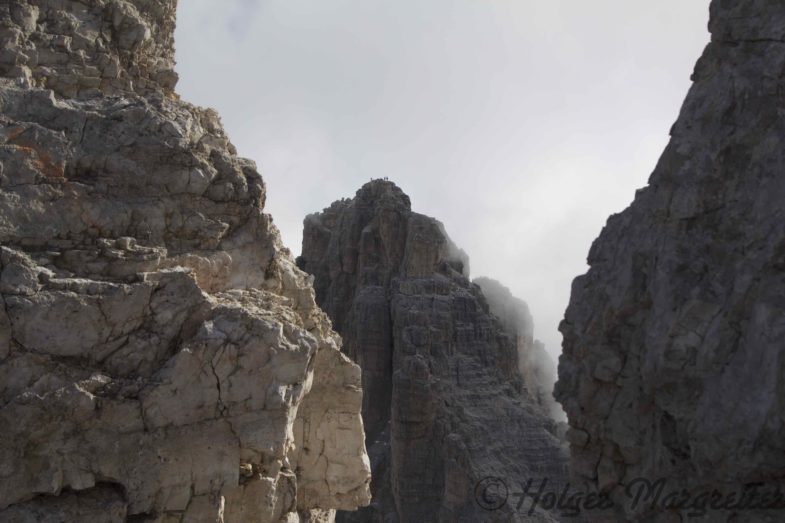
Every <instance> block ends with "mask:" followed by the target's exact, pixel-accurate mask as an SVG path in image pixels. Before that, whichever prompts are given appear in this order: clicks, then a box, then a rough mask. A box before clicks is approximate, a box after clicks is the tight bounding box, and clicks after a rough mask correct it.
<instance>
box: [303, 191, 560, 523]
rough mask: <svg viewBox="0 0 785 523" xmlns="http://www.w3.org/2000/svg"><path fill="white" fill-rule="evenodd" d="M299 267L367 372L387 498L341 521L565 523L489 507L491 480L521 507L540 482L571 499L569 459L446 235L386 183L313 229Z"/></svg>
mask: <svg viewBox="0 0 785 523" xmlns="http://www.w3.org/2000/svg"><path fill="white" fill-rule="evenodd" d="M298 264H299V266H300V267H301V268H303V269H304V270H306V271H307V272H309V273H311V274H313V275H314V287H315V289H316V296H317V302H318V303H319V304H320V305H321V307H322V308H323V309H324V310H325V311H326V312H327V313H328V314H329V316H330V318H331V319H332V320H333V325H334V327H335V329H336V330H337V331H338V332H339V333H340V334H341V336H342V337H343V339H344V345H343V350H344V351H345V352H346V353H347V354H348V355H349V356H350V357H352V358H353V359H354V360H355V361H357V362H358V363H359V364H360V366H361V368H362V374H363V375H362V381H363V390H364V392H365V395H364V397H363V418H364V420H365V427H366V434H367V437H368V440H367V441H368V451H369V455H370V457H371V463H372V468H373V481H372V490H373V495H374V499H373V502H372V504H371V506H370V507H368V508H367V509H363V510H361V511H358V512H356V513H339V517H338V519H339V520H342V521H372V522H377V521H385V522H403V523H408V522H412V523H420V522H425V521H428V522H431V521H433V522H437V521H440V522H450V523H453V522H466V523H469V522H486V521H505V522H507V521H552V520H553V519H554V515H553V514H550V513H549V512H547V511H545V510H541V509H540V508H538V510H536V511H535V512H534V513H533V514H532V515H528V514H527V512H526V511H525V510H521V511H517V512H516V510H515V505H516V504H517V501H518V500H517V499H512V498H511V499H510V500H509V503H507V504H504V505H503V506H501V507H500V508H499V507H494V508H498V510H486V509H484V508H483V506H481V505H480V504H479V503H478V497H477V496H478V495H481V494H482V493H481V492H478V491H477V489H476V486H477V484H478V481H480V480H481V479H483V478H485V477H488V476H491V477H498V478H500V479H502V480H503V481H504V482H506V483H507V484H508V485H509V488H510V494H511V495H512V494H514V493H515V492H517V491H520V488H519V485H521V484H522V483H525V482H526V481H527V479H529V478H543V477H548V478H550V481H551V486H552V487H553V488H554V489H556V490H558V489H559V488H560V487H561V485H563V484H564V482H565V480H566V468H567V453H566V448H565V445H563V444H562V443H561V441H560V440H559V439H558V437H557V436H556V433H557V432H558V427H557V423H556V422H555V421H553V420H552V419H550V418H549V417H548V416H547V415H546V409H545V408H543V406H542V405H541V404H539V403H538V402H537V401H536V400H534V399H533V397H532V395H530V394H529V392H528V391H527V388H526V387H527V384H526V383H525V382H524V380H523V379H522V377H521V374H520V372H519V368H518V351H517V344H516V334H517V333H516V332H512V331H508V330H507V329H505V325H504V323H503V322H502V321H501V320H499V319H498V318H496V317H495V316H494V315H492V314H491V309H492V307H491V308H489V305H488V302H487V301H486V299H485V297H484V296H483V293H482V291H481V290H480V287H479V286H478V285H475V284H472V283H471V282H470V281H469V279H468V278H467V276H468V258H467V257H466V255H465V254H464V253H463V252H462V251H460V250H459V249H458V248H457V247H455V245H454V244H453V243H452V242H451V241H450V239H449V238H448V237H447V235H446V233H445V232H444V228H443V227H442V225H441V223H439V222H438V221H436V220H434V219H433V218H429V217H427V216H423V215H421V214H417V213H414V212H412V211H411V205H410V202H409V197H408V196H406V195H405V194H404V193H403V192H402V191H401V190H400V189H399V188H398V187H396V186H395V185H394V184H393V183H391V182H387V181H384V180H375V181H372V182H370V183H368V184H366V185H364V186H363V187H362V188H361V189H360V190H359V191H358V192H357V194H356V196H355V197H354V198H353V199H351V200H348V199H345V200H341V201H337V202H335V203H333V204H332V205H331V206H330V207H328V208H327V209H325V210H324V211H323V212H321V213H318V214H313V215H309V216H308V217H307V218H306V219H305V231H304V236H303V251H302V256H301V257H299V258H298ZM529 385H531V384H529ZM531 390H532V391H534V390H535V388H534V387H532V389H531ZM480 501H482V500H480ZM527 508H528V507H527Z"/></svg>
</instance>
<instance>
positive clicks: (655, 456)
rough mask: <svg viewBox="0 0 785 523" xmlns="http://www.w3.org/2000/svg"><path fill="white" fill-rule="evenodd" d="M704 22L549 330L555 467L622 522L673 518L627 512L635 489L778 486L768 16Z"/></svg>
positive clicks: (776, 164) (782, 103) (756, 11)
mask: <svg viewBox="0 0 785 523" xmlns="http://www.w3.org/2000/svg"><path fill="white" fill-rule="evenodd" d="M710 16H711V20H710V23H709V29H710V31H711V35H712V36H711V43H710V44H709V45H708V47H706V49H705V51H704V53H703V56H702V57H701V58H700V60H699V61H698V63H697V65H696V67H695V72H694V74H693V81H694V84H693V86H692V88H691V89H690V92H689V94H688V96H687V99H686V101H685V102H684V105H683V107H682V109H681V113H680V115H679V118H678V121H677V122H676V124H675V125H674V126H673V128H672V130H671V140H670V143H669V144H668V146H667V148H666V150H665V152H664V153H663V155H662V157H661V158H660V160H659V163H658V164H657V166H656V169H655V170H654V172H653V174H652V175H651V177H650V179H649V184H648V186H647V187H646V188H644V189H641V190H639V191H638V192H637V194H636V196H635V200H634V202H633V203H632V205H631V206H630V207H629V208H628V209H626V210H625V211H624V212H622V213H620V214H617V215H614V216H612V217H611V218H610V219H609V220H608V223H607V225H606V226H605V228H604V230H603V231H602V234H601V235H600V237H599V238H598V239H597V240H596V241H595V243H594V245H593V246H592V248H591V251H590V253H589V259H588V261H589V264H590V265H591V268H590V270H589V271H588V273H587V274H586V275H584V276H581V277H579V278H578V279H576V280H575V282H574V283H573V287H572V297H571V300H570V305H569V308H568V309H567V312H566V315H565V319H564V321H563V323H562V326H561V331H562V333H563V334H564V355H563V356H562V358H561V360H560V363H559V382H558V384H557V388H556V392H557V397H558V399H559V401H560V402H561V403H562V404H563V406H564V409H565V411H566V412H567V415H568V417H569V423H570V426H571V430H570V432H569V436H570V440H571V442H572V447H571V453H572V468H573V470H574V471H575V472H576V473H577V474H580V475H581V476H583V477H585V478H587V479H588V480H590V481H592V482H594V483H595V484H596V485H598V486H599V487H600V488H602V489H604V490H605V491H607V492H609V493H610V494H611V495H612V496H613V497H614V498H615V499H616V500H617V501H618V502H619V506H620V509H619V510H620V512H621V515H620V518H625V519H632V518H634V517H637V518H640V519H642V520H648V519H654V518H655V517H661V518H665V517H666V516H667V517H672V518H678V512H679V511H678V510H673V509H671V510H668V509H669V508H670V507H668V506H651V505H650V504H642V505H640V506H638V507H637V508H633V507H631V506H630V503H629V502H628V498H627V497H626V496H625V495H624V489H625V487H626V486H628V485H630V484H631V483H632V482H633V481H634V480H635V479H636V478H646V479H648V480H649V481H656V480H658V479H660V478H663V479H665V480H667V482H668V488H667V489H666V490H665V492H666V493H668V492H672V491H675V492H679V491H680V489H681V488H685V489H687V492H689V493H691V495H693V496H697V495H698V494H699V493H700V492H706V491H708V492H711V490H712V489H714V488H717V489H719V490H720V491H723V492H735V493H736V494H737V496H741V495H742V493H743V492H745V489H746V491H747V492H749V491H751V490H752V489H753V488H757V489H758V490H759V491H760V492H764V491H769V492H771V491H772V490H773V489H775V488H778V487H779V488H780V489H782V487H783V484H785V438H783V426H785V425H784V424H785V405H784V404H783V401H784V400H785V394H783V391H785V302H784V301H783V291H784V290H785V283H784V282H783V275H784V274H785V273H784V272H783V271H784V270H785V263H784V261H783V260H785V258H783V254H785V226H784V225H783V223H784V222H783V220H782V202H783V201H785V146H784V143H785V118H783V114H785V98H783V95H782V93H783V91H784V90H785V4H783V2H781V1H778V0H739V1H726V0H714V1H713V2H712V4H711V12H710ZM663 496H664V494H663ZM693 499H694V498H693ZM731 506H733V505H732V504H731ZM696 512H697V513H700V512H701V511H700V510H698V511H696ZM685 517H686V516H685ZM705 517H706V518H707V520H709V521H726V520H733V521H747V520H749V521H765V520H771V521H776V520H780V519H782V507H781V508H780V509H779V512H777V511H774V512H772V511H768V512H766V511H763V512H759V513H757V512H754V511H752V510H751V509H750V508H740V509H729V510H723V511H720V512H719V513H716V514H713V515H709V516H705ZM728 518H730V519H728ZM734 518H735V519H734ZM766 518H769V519H766ZM662 520H663V521H665V519H662ZM658 521H659V519H658ZM668 521H671V519H668Z"/></svg>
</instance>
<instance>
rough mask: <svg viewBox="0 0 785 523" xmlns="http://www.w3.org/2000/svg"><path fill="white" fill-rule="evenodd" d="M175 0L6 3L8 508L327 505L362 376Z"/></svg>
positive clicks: (357, 450)
mask: <svg viewBox="0 0 785 523" xmlns="http://www.w3.org/2000/svg"><path fill="white" fill-rule="evenodd" d="M175 8H176V2H175V1H174V0H158V1H152V0H134V1H122V0H106V1H101V0H96V1H92V2H80V1H70V0H29V1H25V0H11V1H6V2H3V3H2V4H0V39H2V49H1V50H0V244H1V245H2V247H1V248H0V297H1V298H0V305H1V306H0V401H1V402H2V403H0V521H13V522H39V521H45V522H62V521H68V522H71V521H74V522H76V521H79V522H81V521H101V522H114V521H118V522H119V521H126V520H128V519H131V518H133V521H154V522H178V521H182V522H189V523H190V522H218V521H225V522H227V523H233V522H277V521H287V522H294V521H329V520H331V519H332V517H333V511H334V509H353V508H356V507H358V506H363V505H366V504H367V503H368V501H369V481H370V469H369V461H368V457H367V454H366V452H365V446H364V433H363V425H362V420H361V417H360V409H361V404H362V392H361V388H360V386H361V374H360V369H359V367H358V366H357V365H355V364H354V363H352V362H351V361H350V360H349V359H348V358H347V357H346V356H344V355H343V354H342V353H341V352H340V351H339V347H340V344H341V341H340V338H339V337H338V336H337V335H336V334H335V333H334V332H333V331H332V330H331V328H330V322H329V319H328V318H327V316H326V315H325V314H324V313H323V312H322V311H321V310H320V309H319V308H318V307H317V306H316V304H315V302H314V291H313V289H312V287H311V285H310V283H309V278H308V276H307V275H305V274H304V273H302V272H301V271H300V270H298V269H297V268H296V267H295V266H294V263H293V261H292V258H291V256H290V254H289V251H288V250H286V249H285V248H283V247H282V245H281V242H280V239H279V236H278V232H277V230H276V229H275V227H274V226H273V225H272V222H271V218H270V217H269V216H267V215H265V214H264V213H263V212H262V211H263V207H264V198H265V187H264V184H263V182H262V179H261V177H260V175H259V174H258V173H257V171H256V168H255V166H254V164H253V163H252V162H250V161H248V160H244V159H241V158H238V157H237V155H236V152H235V150H234V147H233V146H232V145H231V143H230V142H229V140H228V139H227V137H226V135H225V134H224V132H223V130H222V128H221V124H220V122H219V119H218V116H217V114H216V113H215V112H214V111H211V110H205V109H200V108H197V107H194V106H192V105H189V104H187V103H185V102H182V101H180V100H179V99H178V98H177V96H176V95H175V94H174V92H173V89H174V85H175V81H176V78H177V77H176V75H175V73H174V72H173V70H172V66H173V47H172V45H173V42H172V33H173V30H174V24H175Z"/></svg>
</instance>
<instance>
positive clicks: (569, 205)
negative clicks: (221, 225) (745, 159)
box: [176, 0, 709, 356]
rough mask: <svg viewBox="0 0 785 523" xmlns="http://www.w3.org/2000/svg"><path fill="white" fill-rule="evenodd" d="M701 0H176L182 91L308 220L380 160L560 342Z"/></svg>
mask: <svg viewBox="0 0 785 523" xmlns="http://www.w3.org/2000/svg"><path fill="white" fill-rule="evenodd" d="M708 4H709V1H708V0H657V1H656V2H652V1H651V0H594V1H591V2H589V1H586V0H537V1H534V0H403V1H401V0H398V1H389V0H388V1H380V0H329V1H326V0H308V1H306V0H223V1H221V2H216V1H215V0H181V1H180V6H179V8H178V22H177V33H176V46H177V61H178V67H177V70H178V72H179V74H180V83H179V92H180V94H181V95H182V96H183V98H184V99H186V100H188V101H190V102H192V103H195V104H198V105H203V106H209V107H214V108H216V109H217V110H218V111H219V112H220V113H221V117H222V119H223V123H224V125H225V127H226V129H227V132H228V133H229V136H230V139H231V140H232V142H233V143H234V144H235V145H236V146H237V149H238V151H239V153H240V155H242V156H245V157H249V158H251V159H253V160H255V161H256V163H257V165H258V167H259V170H260V171H261V173H262V175H263V177H264V179H265V182H266V183H267V187H268V194H267V202H268V203H267V212H270V213H271V214H272V215H273V217H274V221H275V223H276V224H277V225H278V227H279V228H280V230H281V232H282V235H283V239H284V242H285V244H286V245H287V246H288V247H289V248H291V249H292V251H293V253H294V254H295V255H297V254H299V252H300V245H301V238H302V220H303V218H304V217H305V215H306V214H308V213H311V212H315V211H319V210H321V209H322V208H324V207H326V206H328V205H329V204H330V203H331V202H332V201H333V200H336V199H339V198H342V197H351V196H353V195H354V193H355V191H356V190H357V189H358V188H359V187H360V186H361V185H362V184H363V183H365V182H367V181H368V180H369V179H370V178H371V177H373V178H381V177H384V176H387V177H389V178H390V180H392V181H394V182H396V183H397V184H398V185H399V186H400V187H401V188H402V189H403V190H404V191H405V192H406V193H407V194H408V195H409V196H410V197H411V200H412V207H413V209H414V210H415V211H417V212H421V213H423V214H427V215H429V216H433V217H435V218H437V219H439V220H441V221H442V222H443V223H444V224H445V227H446V229H447V232H448V233H449V234H450V236H451V237H452V239H453V240H454V241H455V242H456V243H457V244H458V245H459V246H460V247H462V248H463V249H464V250H465V251H466V252H467V253H468V254H469V257H470V259H471V272H472V277H476V276H480V275H484V276H490V277H492V278H496V279H498V280H500V281H501V282H502V283H503V284H505V285H506V286H508V287H509V288H510V289H511V290H512V291H513V293H514V294H515V295H517V296H519V297H520V298H523V299H525V300H526V301H527V302H528V303H529V306H530V308H531V311H532V314H533V316H534V323H535V336H536V337H538V338H540V339H542V340H543V341H544V342H545V344H546V346H547V348H548V350H549V352H551V353H552V354H553V355H554V356H555V355H557V354H558V353H559V352H560V351H561V335H560V334H559V332H558V331H557V327H558V324H559V321H560V320H561V317H562V315H563V313H564V309H565V308H566V306H567V302H568V300H569V293H570V284H571V282H572V279H573V278H574V277H575V276H577V275H579V274H582V273H584V272H585V271H586V269H587V266H586V255H587V253H588V250H589V246H590V245H591V242H592V240H593V239H594V238H595V237H596V236H597V235H598V234H599V232H600V230H601V229H602V226H603V225H604V223H605V220H606V219H607V217H608V216H609V215H610V214H612V213H615V212H619V211H621V210H623V209H624V208H625V207H626V206H627V205H628V204H629V203H630V202H631V201H632V198H633V196H634V192H635V189H637V188H639V187H642V186H644V185H645V184H646V180H647V179H648V176H649V174H650V173H651V171H652V169H653V168H654V165H655V164H656V161H657V158H658V157H659V155H660V153H661V151H662V149H663V148H664V146H665V144H666V142H667V139H668V130H669V128H670V126H671V125H672V124H673V122H674V121H675V119H676V116H677V115H678V111H679V108H680V106H681V103H682V100H683V99H684V96H685V95H686V93H687V89H688V88H689V86H690V80H689V78H690V74H691V72H692V68H693V65H694V63H695V61H696V59H697V58H698V56H699V55H700V53H701V51H702V49H703V47H704V46H705V45H706V43H708V40H709V35H708V32H707V31H706V24H707V22H708Z"/></svg>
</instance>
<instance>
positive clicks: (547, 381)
mask: <svg viewBox="0 0 785 523" xmlns="http://www.w3.org/2000/svg"><path fill="white" fill-rule="evenodd" d="M472 282H473V283H474V284H476V285H479V287H480V290H481V291H482V293H483V296H485V299H486V301H487V302H488V307H489V309H490V311H491V314H493V315H494V316H496V317H497V318H499V320H501V323H502V326H503V327H504V330H505V331H506V332H507V333H508V334H509V335H510V337H511V338H512V339H513V340H514V341H515V345H516V347H517V349H518V370H519V371H520V373H521V375H522V376H523V383H524V386H525V387H526V393H527V395H528V396H529V398H530V399H531V401H532V402H533V403H535V404H537V405H540V406H541V407H542V408H543V410H544V411H545V412H546V413H547V414H548V415H549V416H550V417H552V418H554V419H556V420H563V419H564V412H563V411H562V410H561V407H560V406H559V404H558V403H556V400H555V399H554V398H553V384H554V383H555V382H556V363H555V362H554V361H553V358H551V356H550V354H548V352H547V351H546V350H545V345H544V344H543V343H542V342H541V341H540V340H536V339H534V321H533V319H532V315H531V313H530V312H529V306H528V305H527V304H526V302H525V301H523V300H522V299H520V298H516V297H515V296H513V295H512V293H511V292H510V289H508V288H507V287H505V286H504V285H502V284H501V283H500V282H498V281H496V280H493V279H491V278H487V277H479V278H475V279H474V280H472Z"/></svg>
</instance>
